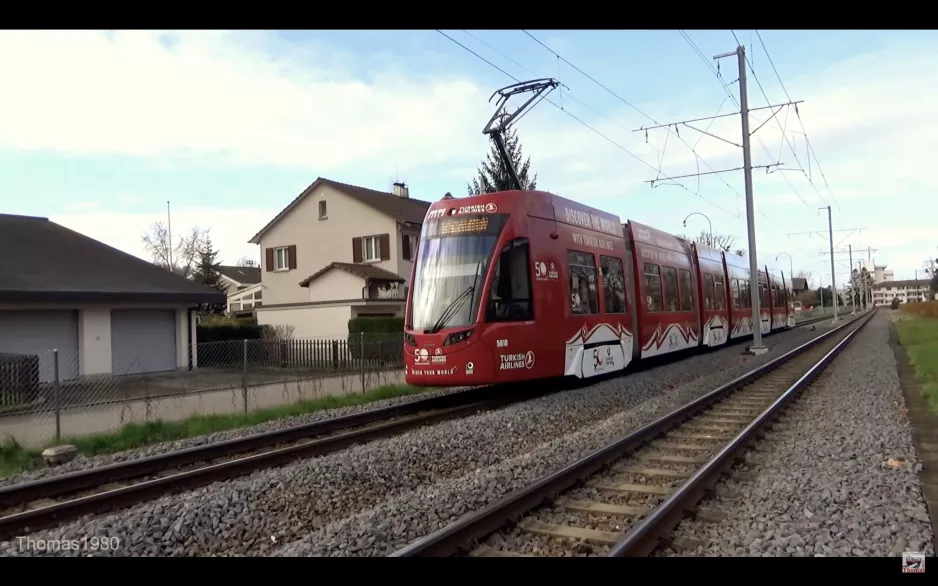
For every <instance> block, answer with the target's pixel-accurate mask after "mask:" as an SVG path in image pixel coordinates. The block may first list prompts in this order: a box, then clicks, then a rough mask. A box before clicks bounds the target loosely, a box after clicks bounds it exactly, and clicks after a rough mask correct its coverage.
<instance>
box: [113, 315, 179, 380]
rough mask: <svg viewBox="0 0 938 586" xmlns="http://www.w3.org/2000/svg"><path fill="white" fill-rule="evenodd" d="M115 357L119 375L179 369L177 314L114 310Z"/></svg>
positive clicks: (114, 371)
mask: <svg viewBox="0 0 938 586" xmlns="http://www.w3.org/2000/svg"><path fill="white" fill-rule="evenodd" d="M111 357H112V362H111V364H112V373H113V374H115V375H117V376H123V375H127V374H142V373H146V372H166V371H169V370H176V368H177V362H176V311H175V310H173V309H114V310H111Z"/></svg>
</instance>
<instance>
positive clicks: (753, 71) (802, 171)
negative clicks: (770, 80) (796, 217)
mask: <svg viewBox="0 0 938 586" xmlns="http://www.w3.org/2000/svg"><path fill="white" fill-rule="evenodd" d="M730 32H731V33H732V34H733V38H734V39H735V40H736V43H737V44H739V38H738V37H737V36H736V32H735V31H733V30H730ZM746 65H748V66H749V70H750V71H751V72H752V78H753V79H754V80H756V85H757V86H758V87H759V91H760V92H762V97H763V98H765V103H766V104H771V103H772V102H771V100H769V95H768V94H767V93H765V88H763V87H762V82H761V81H759V76H758V75H757V74H756V69H755V68H754V67H753V66H752V62H751V61H750V60H749V57H748V56H747V57H746ZM786 94H787V92H786ZM789 101H791V100H789ZM795 108H798V105H797V104H795ZM785 126H787V124H786V125H785ZM779 130H781V131H782V140H783V141H785V144H787V145H788V148H789V150H791V154H792V156H793V157H795V162H796V163H798V167H799V168H800V170H801V173H802V175H804V176H805V178H806V179H807V180H808V183H810V184H811V187H812V188H814V192H815V193H816V194H817V196H818V199H820V200H821V203H823V204H825V205H826V204H827V202H826V201H824V198H823V197H822V196H821V192H820V191H818V189H817V186H815V185H814V182H813V181H811V178H810V177H808V174H807V173H806V172H805V169H804V165H802V164H801V160H800V159H799V158H798V153H797V152H795V147H794V146H792V144H791V142H790V141H789V140H788V136H787V135H786V134H785V129H784V128H780V129H779ZM779 155H781V153H779ZM810 156H811V155H810V154H808V157H809V158H810ZM838 209H840V207H839V206H838Z"/></svg>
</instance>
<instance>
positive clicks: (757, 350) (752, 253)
mask: <svg viewBox="0 0 938 586" xmlns="http://www.w3.org/2000/svg"><path fill="white" fill-rule="evenodd" d="M734 55H735V56H736V61H737V64H738V67H739V99H740V105H739V115H740V116H741V117H742V130H743V140H742V144H738V143H736V142H733V141H731V140H726V139H724V138H721V137H719V136H716V135H715V134H711V133H709V132H707V131H705V130H701V129H699V128H696V127H694V126H691V123H692V122H700V121H704V120H713V119H715V118H724V117H727V116H735V114H732V113H727V114H718V115H716V116H707V117H703V118H692V119H690V120H682V121H680V122H668V123H666V124H657V123H656V124H655V125H653V126H643V127H641V128H637V129H635V130H634V131H633V132H644V133H645V136H646V138H647V136H648V131H649V130H652V129H654V128H666V129H669V130H670V128H671V127H672V126H674V127H675V129H676V128H677V126H678V124H680V125H682V126H685V127H687V128H690V129H691V130H694V131H696V132H700V133H701V134H706V135H707V136H709V137H711V138H715V139H717V140H720V141H723V142H725V143H727V144H730V145H732V146H734V147H737V148H741V149H742V151H743V166H742V167H741V168H740V167H737V168H735V169H723V170H720V171H708V172H704V173H690V174H688V175H677V176H674V177H658V178H657V179H651V180H649V181H646V182H645V183H650V184H651V185H652V187H654V185H655V183H662V182H665V181H674V180H677V179H683V178H686V177H700V176H701V175H714V174H717V173H729V172H733V171H739V170H740V169H742V171H743V173H744V174H745V182H746V219H747V224H748V228H749V280H750V289H751V294H750V304H751V305H752V320H753V322H752V336H753V344H752V346H750V347H749V351H750V352H751V353H752V354H764V353H765V352H768V348H766V347H765V346H764V345H763V344H762V319H761V317H760V311H759V310H760V309H761V308H760V302H759V270H758V265H759V255H758V253H757V251H756V226H755V210H754V209H753V204H752V199H753V198H752V171H753V169H768V168H770V167H778V166H779V165H780V164H781V163H773V164H770V165H758V166H755V167H754V166H753V165H752V154H751V149H750V144H749V143H750V140H749V139H750V137H751V136H752V135H753V134H755V133H756V132H758V131H759V129H760V128H762V126H765V124H767V123H768V121H769V120H771V119H772V118H775V116H776V115H777V114H778V113H779V112H781V110H782V108H784V107H785V106H794V105H795V104H800V103H802V102H803V101H804V100H798V101H789V102H785V103H783V104H771V105H768V106H763V107H761V108H752V109H750V108H749V100H748V96H747V91H746V50H745V49H744V48H743V46H742V45H740V46H738V47H736V50H735V51H732V52H730V53H724V54H722V55H715V56H714V57H713V58H714V59H715V60H716V59H723V58H724V57H732V56H734ZM718 68H719V64H718ZM756 110H772V116H771V117H770V118H768V119H767V120H766V121H765V122H763V123H762V124H761V125H759V126H758V127H756V129H755V130H753V131H752V132H750V131H749V113H750V112H755V111H756ZM678 136H680V134H678ZM685 220H686V218H685Z"/></svg>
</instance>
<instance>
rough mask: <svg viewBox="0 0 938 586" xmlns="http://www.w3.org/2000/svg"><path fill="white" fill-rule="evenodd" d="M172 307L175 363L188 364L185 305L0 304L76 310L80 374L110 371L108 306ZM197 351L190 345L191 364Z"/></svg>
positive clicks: (191, 334)
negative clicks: (174, 321) (174, 319)
mask: <svg viewBox="0 0 938 586" xmlns="http://www.w3.org/2000/svg"><path fill="white" fill-rule="evenodd" d="M112 308H113V309H173V310H175V312H176V365H177V366H178V367H179V368H188V367H189V341H190V340H194V339H196V333H195V332H196V330H195V328H196V323H195V315H194V314H193V316H192V320H191V322H190V320H189V310H188V308H187V307H179V306H174V305H165V304H153V305H146V304H139V303H138V304H127V305H117V306H111V305H102V304H84V305H68V304H49V305H12V304H0V309H13V310H23V311H29V310H43V309H69V310H77V311H78V352H79V371H78V372H79V374H80V375H81V376H88V375H96V374H110V373H111V366H112V363H111V309H112ZM196 356H197V354H196V352H195V350H194V349H193V366H195V365H197V364H198V363H197V362H196V361H195V358H196Z"/></svg>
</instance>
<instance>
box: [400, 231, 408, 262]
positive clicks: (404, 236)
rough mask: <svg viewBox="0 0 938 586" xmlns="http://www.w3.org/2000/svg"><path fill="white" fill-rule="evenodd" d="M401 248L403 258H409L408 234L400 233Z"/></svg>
mask: <svg viewBox="0 0 938 586" xmlns="http://www.w3.org/2000/svg"><path fill="white" fill-rule="evenodd" d="M401 250H402V251H403V252H404V260H410V236H409V235H407V234H401Z"/></svg>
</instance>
